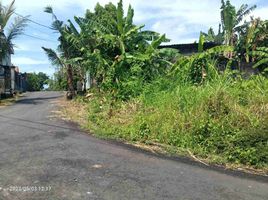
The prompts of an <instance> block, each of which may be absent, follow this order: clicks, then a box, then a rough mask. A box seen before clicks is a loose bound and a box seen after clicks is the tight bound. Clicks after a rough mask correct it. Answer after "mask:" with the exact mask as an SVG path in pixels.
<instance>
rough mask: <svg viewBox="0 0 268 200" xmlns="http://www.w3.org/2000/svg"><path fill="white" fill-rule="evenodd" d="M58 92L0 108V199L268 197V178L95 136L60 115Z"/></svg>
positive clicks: (215, 199) (252, 199) (260, 199)
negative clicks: (159, 153)
mask: <svg viewBox="0 0 268 200" xmlns="http://www.w3.org/2000/svg"><path fill="white" fill-rule="evenodd" d="M62 95H63V94H62V93H59V92H37V93H27V94H26V96H25V97H24V98H22V99H21V100H20V101H18V102H17V103H16V104H14V105H12V106H9V107H4V108H0V200H17V199H18V200H39V199H44V200H57V199H59V200H65V199H66V200H76V199H77V200H84V199H88V200H95V199H96V200H97V199H100V200H103V199H107V200H113V199H114V200H121V199H122V200H125V199H126V200H127V199H128V200H134V199H137V200H140V199H152V200H157V199H161V200H164V199H174V200H199V199H200V200H204V199H207V200H225V199H230V200H267V199H268V180H267V177H262V178H261V177H254V176H249V175H246V174H243V173H233V172H228V171H224V170H219V169H214V168H210V167H204V166H201V165H200V164H197V163H194V162H191V161H187V159H183V158H181V159H180V158H178V159H169V158H166V157H164V156H155V155H153V154H150V153H146V152H144V151H143V150H138V149H136V148H132V147H130V146H128V145H123V144H120V143H117V142H112V141H105V140H100V139H96V138H94V137H92V136H90V135H87V134H85V133H83V132H82V131H80V130H79V129H78V128H77V127H76V126H74V125H72V124H71V123H67V122H64V121H62V120H60V119H57V118H56V117H55V113H54V112H53V111H56V110H57V99H58V98H61V97H62Z"/></svg>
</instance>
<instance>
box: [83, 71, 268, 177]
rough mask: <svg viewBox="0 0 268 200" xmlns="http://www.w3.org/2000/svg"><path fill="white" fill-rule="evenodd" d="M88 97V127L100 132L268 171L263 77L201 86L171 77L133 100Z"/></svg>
mask: <svg viewBox="0 0 268 200" xmlns="http://www.w3.org/2000/svg"><path fill="white" fill-rule="evenodd" d="M80 100H81V99H80ZM83 101H86V102H87V123H86V128H87V129H90V130H91V131H93V132H94V133H95V134H96V135H98V136H101V137H106V138H107V137H108V138H116V139H121V140H125V141H132V142H142V143H145V144H163V145H166V146H168V147H171V148H170V149H173V150H175V151H179V153H181V152H191V153H192V154H194V155H196V156H198V157H199V158H200V159H204V160H206V161H208V162H212V163H219V164H234V165H244V166H250V167H253V168H259V169H264V170H265V171H266V172H267V171H268V80H267V79H266V78H264V77H262V76H255V77H252V78H250V79H248V80H242V79H240V78H236V79H232V78H228V77H224V76H222V77H219V78H218V79H215V80H214V81H210V82H207V83H204V84H202V85H192V84H183V83H180V81H172V80H170V79H167V78H166V79H159V80H158V81H155V82H154V83H152V84H150V85H147V86H146V88H145V89H144V92H143V93H142V95H140V96H139V97H138V98H135V99H132V100H131V101H128V102H122V101H116V102H115V101H113V100H112V98H110V97H109V95H107V94H101V93H95V96H94V97H93V98H91V99H89V100H85V99H84V100H83Z"/></svg>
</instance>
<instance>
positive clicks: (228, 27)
mask: <svg viewBox="0 0 268 200" xmlns="http://www.w3.org/2000/svg"><path fill="white" fill-rule="evenodd" d="M254 9H255V6H253V7H249V6H248V5H242V6H241V7H240V8H239V9H236V8H235V7H234V6H232V4H231V2H230V1H228V0H227V1H224V0H223V1H222V7H221V23H220V26H219V30H218V34H217V35H216V34H215V31H214V30H213V29H212V28H211V29H209V31H208V33H200V38H199V46H198V53H196V54H193V55H191V56H184V55H182V54H180V53H179V52H178V51H176V50H174V49H160V48H159V46H160V45H161V44H162V43H163V42H168V41H169V39H168V38H166V36H165V35H160V34H159V33H156V32H153V31H150V30H145V27H144V26H137V25H135V24H133V16H134V10H133V8H132V7H131V6H130V7H129V9H128V11H127V14H124V10H123V3H122V1H119V3H118V5H113V4H112V3H110V4H108V5H105V6H101V5H100V4H97V5H96V8H95V10H94V12H91V11H89V10H88V11H87V13H86V15H85V17H83V18H79V17H75V18H74V21H75V23H76V25H74V24H73V22H72V21H71V20H69V21H68V23H67V24H65V23H64V22H63V21H60V20H59V19H58V18H57V16H56V14H55V13H54V12H53V9H52V8H51V7H47V8H46V9H45V11H46V12H48V13H49V14H51V15H52V16H53V19H54V21H53V24H52V27H53V29H54V30H57V31H58V33H59V35H60V37H59V48H58V49H57V51H54V50H52V49H49V48H45V47H44V48H43V49H44V51H45V52H46V54H47V55H48V57H49V59H50V60H51V61H52V64H54V65H56V66H57V67H58V71H57V73H56V74H55V78H54V79H53V84H54V85H56V86H57V87H59V88H62V89H65V88H67V89H68V91H69V94H68V97H69V98H73V97H74V95H75V88H76V81H80V82H82V83H84V85H85V82H86V78H85V77H86V74H87V73H90V76H91V80H92V81H91V84H92V85H93V87H92V89H90V90H89V91H87V92H86V95H85V96H82V97H81V96H80V97H76V98H75V99H74V101H73V102H71V104H69V105H73V106H74V107H75V106H76V107H80V108H83V109H80V111H81V112H82V114H81V113H80V114H78V113H77V112H78V110H79V109H78V110H76V111H74V110H73V109H71V108H66V109H67V110H66V113H67V114H69V116H71V117H74V116H76V117H77V118H76V120H77V121H78V122H80V123H81V122H82V123H81V125H82V126H83V127H84V128H86V129H88V130H90V131H91V132H93V133H94V134H95V135H98V136H100V137H104V138H114V139H119V140H123V141H129V142H133V143H136V142H138V143H142V144H146V145H153V146H155V145H157V146H160V147H161V148H162V149H165V150H166V151H168V152H173V153H176V154H184V155H191V156H192V157H194V158H197V159H199V160H202V161H205V162H208V163H217V164H223V165H228V166H236V167H237V166H244V167H245V166H246V167H248V168H251V169H261V170H263V171H264V172H266V173H267V172H268V80H267V69H268V68H267V58H268V56H267V55H268V46H267V45H268V34H267V32H268V27H267V26H268V21H266V20H261V19H255V18H251V20H250V21H248V22H247V21H245V22H244V19H245V17H246V16H248V15H249V14H250V13H251V12H252V11H253V10H254ZM76 27H79V28H76ZM205 42H213V43H215V44H218V45H217V46H216V47H214V48H211V49H208V50H205V49H204V44H205ZM248 65H249V66H253V68H255V71H257V72H258V73H255V74H251V73H248V71H247V70H245V71H243V70H241V69H242V68H243V66H248ZM72 119H74V118H72ZM81 119H83V120H81Z"/></svg>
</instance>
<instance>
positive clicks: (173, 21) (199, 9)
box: [2, 0, 268, 75]
mask: <svg viewBox="0 0 268 200" xmlns="http://www.w3.org/2000/svg"><path fill="white" fill-rule="evenodd" d="M10 1H11V0H2V3H3V5H7V4H9V3H10ZM97 2H99V3H100V4H101V5H104V4H106V3H109V2H112V3H115V4H116V3H117V2H118V0H16V3H15V5H16V13H18V14H21V15H23V16H27V15H30V19H31V20H33V21H35V22H38V23H40V24H42V25H45V26H50V25H51V22H52V18H51V16H50V15H49V14H47V13H44V12H43V10H44V7H46V6H48V5H50V6H52V7H53V9H54V12H55V13H56V15H57V17H58V18H59V19H60V20H63V21H66V20H67V19H71V20H72V19H73V17H74V16H81V17H82V16H84V14H85V12H86V10H87V9H90V10H93V9H94V7H95V5H96V3H97ZM123 2H124V7H125V10H127V7H128V5H129V4H131V5H132V6H133V7H134V10H135V16H134V23H135V24H137V25H145V29H146V30H153V31H157V32H159V33H161V34H164V33H165V34H166V36H167V37H168V38H169V39H171V43H172V44H177V43H191V42H195V41H197V40H198V37H199V33H200V31H204V32H206V31H207V30H208V29H209V28H210V27H214V28H215V30H217V28H218V24H219V22H220V4H221V0H124V1H123ZM231 2H232V4H234V5H235V6H236V7H237V8H238V7H240V6H241V5H242V4H248V5H250V6H251V5H257V9H256V10H255V11H254V12H253V13H252V14H251V16H255V17H261V18H262V19H268V1H267V0H232V1H231ZM25 34H27V35H28V36H26V35H23V36H20V37H19V38H18V39H16V40H15V41H14V43H15V44H16V48H15V54H14V55H13V56H12V63H13V64H14V65H16V66H19V68H20V71H21V72H40V71H41V72H45V73H47V74H49V75H52V74H53V73H54V71H55V67H53V66H51V64H50V62H49V60H48V59H47V57H46V55H45V54H44V52H43V50H42V49H41V47H42V46H44V47H47V48H54V49H56V47H57V44H58V43H57V34H56V33H55V32H53V31H52V30H50V29H48V28H46V27H43V26H39V25H37V24H34V23H29V25H28V26H27V28H26V30H25Z"/></svg>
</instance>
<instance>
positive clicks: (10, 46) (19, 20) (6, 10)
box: [0, 0, 28, 61]
mask: <svg viewBox="0 0 268 200" xmlns="http://www.w3.org/2000/svg"><path fill="white" fill-rule="evenodd" d="M14 13H15V0H13V1H12V2H11V3H10V4H9V5H8V6H4V5H2V2H1V0H0V47H1V48H0V61H2V59H3V58H5V57H6V56H7V55H8V54H13V53H14V43H13V42H12V41H13V40H14V39H15V38H17V37H18V36H19V35H21V34H22V33H23V31H24V29H25V27H26V24H27V20H28V17H16V18H15V19H14V21H13V22H12V23H11V25H10V26H9V27H8V28H7V24H8V23H10V19H11V17H12V16H13V15H14Z"/></svg>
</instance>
